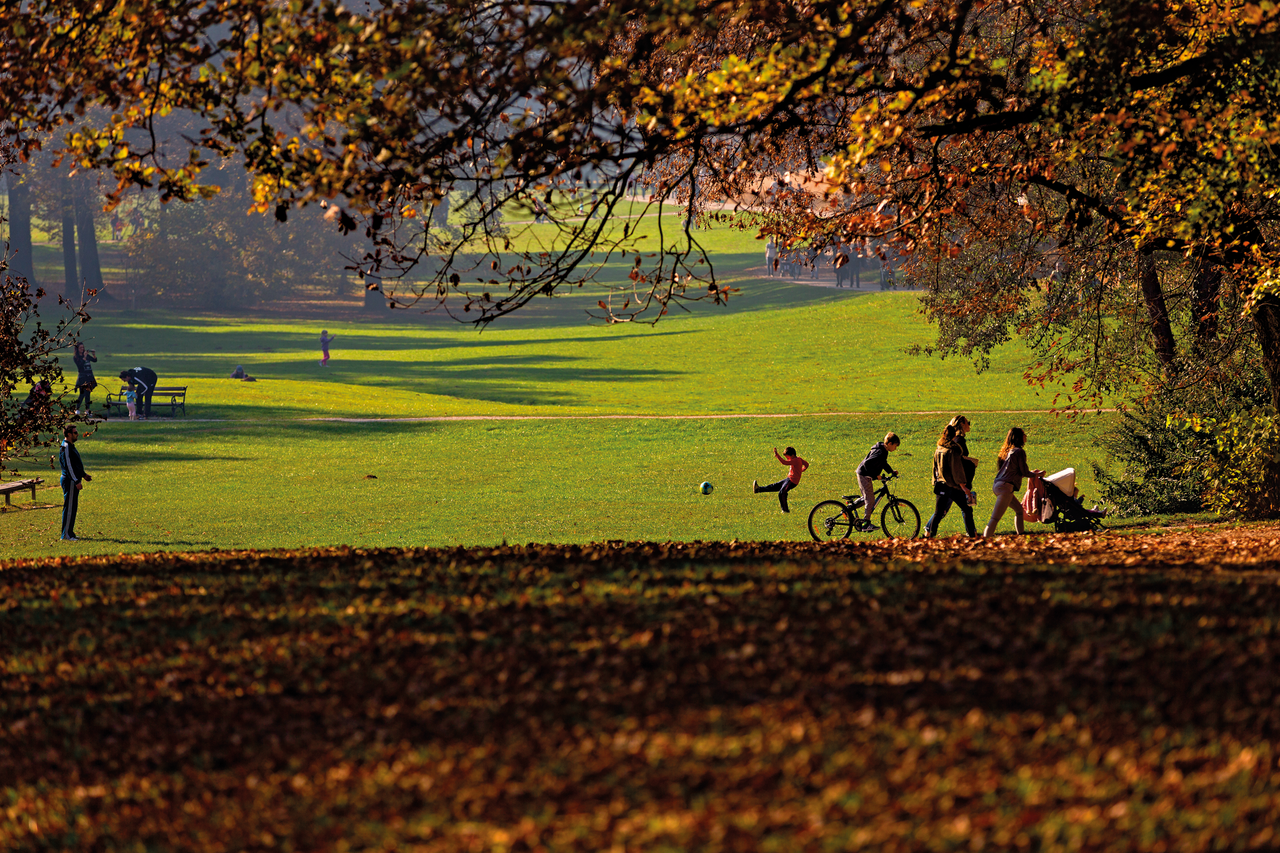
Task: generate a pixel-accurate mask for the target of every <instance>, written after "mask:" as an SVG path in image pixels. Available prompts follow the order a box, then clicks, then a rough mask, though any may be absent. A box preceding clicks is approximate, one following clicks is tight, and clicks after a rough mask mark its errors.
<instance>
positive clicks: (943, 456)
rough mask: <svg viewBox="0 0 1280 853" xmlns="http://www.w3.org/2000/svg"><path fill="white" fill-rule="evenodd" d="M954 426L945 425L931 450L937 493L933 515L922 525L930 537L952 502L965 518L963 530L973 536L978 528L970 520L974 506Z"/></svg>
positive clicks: (935, 490) (934, 487)
mask: <svg viewBox="0 0 1280 853" xmlns="http://www.w3.org/2000/svg"><path fill="white" fill-rule="evenodd" d="M956 432H957V430H956V428H955V427H954V426H952V425H951V424H947V426H946V429H944V430H943V431H942V435H940V436H938V445H937V447H935V448H934V449H933V493H934V494H935V495H936V496H937V499H936V501H935V503H934V508H933V515H932V516H931V517H930V518H929V520H928V521H927V522H925V525H924V535H925V536H926V537H928V538H933V537H934V536H936V535H937V533H938V525H939V524H941V523H942V519H943V518H945V517H946V515H947V512H948V511H949V510H950V509H951V505H952V504H953V503H954V504H956V505H957V506H959V507H960V515H961V516H963V517H964V529H965V532H966V533H968V534H969V535H970V536H976V535H977V533H978V529H977V527H976V526H975V525H974V523H973V507H972V506H971V505H970V504H969V499H970V495H971V494H972V492H971V491H970V490H969V486H968V484H967V483H965V481H964V466H963V465H961V464H960V460H961V453H960V446H959V445H958V444H956Z"/></svg>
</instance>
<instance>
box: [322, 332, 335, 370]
mask: <svg viewBox="0 0 1280 853" xmlns="http://www.w3.org/2000/svg"><path fill="white" fill-rule="evenodd" d="M337 337H338V336H337V335H330V334H329V330H328V329H321V330H320V352H322V353H324V358H322V359H320V366H321V367H324V366H325V365H326V364H328V363H329V343H330V342H331V341H334V340H336V339H337Z"/></svg>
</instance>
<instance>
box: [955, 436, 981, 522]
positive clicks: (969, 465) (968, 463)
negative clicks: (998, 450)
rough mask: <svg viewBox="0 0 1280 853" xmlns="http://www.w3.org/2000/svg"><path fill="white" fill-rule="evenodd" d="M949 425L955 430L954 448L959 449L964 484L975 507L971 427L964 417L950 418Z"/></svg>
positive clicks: (976, 499)
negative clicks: (970, 439) (970, 448)
mask: <svg viewBox="0 0 1280 853" xmlns="http://www.w3.org/2000/svg"><path fill="white" fill-rule="evenodd" d="M951 425H952V426H953V427H955V428H956V447H959V448H960V467H961V468H963V469H964V482H965V485H966V486H968V487H969V500H971V501H973V504H972V505H973V506H977V505H978V493H977V492H975V491H974V490H973V475H974V474H976V473H977V471H978V460H977V459H975V458H974V457H972V456H970V455H969V430H971V429H973V425H972V424H971V423H969V419H968V418H966V417H965V416H964V415H956V416H955V417H954V418H952V419H951Z"/></svg>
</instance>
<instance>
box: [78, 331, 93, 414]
mask: <svg viewBox="0 0 1280 853" xmlns="http://www.w3.org/2000/svg"><path fill="white" fill-rule="evenodd" d="M72 359H73V360H74V361H75V363H76V390H77V391H79V392H80V397H79V398H78V399H77V400H76V414H77V415H78V414H80V413H81V412H84V413H85V414H86V415H87V414H89V402H90V401H89V395H90V394H91V393H93V389H94V388H97V387H98V380H97V379H95V378H94V376H93V367H92V366H91V362H96V361H97V360H98V355H97V353H96V352H95V351H94V350H91V349H85V346H84V344H81V343H77V344H76V346H75V351H74V355H72Z"/></svg>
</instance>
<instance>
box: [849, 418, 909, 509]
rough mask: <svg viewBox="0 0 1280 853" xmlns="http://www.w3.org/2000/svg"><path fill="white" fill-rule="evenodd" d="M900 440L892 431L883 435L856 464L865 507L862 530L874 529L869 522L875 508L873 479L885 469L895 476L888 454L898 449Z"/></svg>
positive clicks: (896, 473) (881, 474)
mask: <svg viewBox="0 0 1280 853" xmlns="http://www.w3.org/2000/svg"><path fill="white" fill-rule="evenodd" d="M900 444H901V442H900V441H899V440H898V436H897V435H895V434H894V433H889V434H887V435H886V436H885V437H884V441H878V442H876V444H875V446H874V447H872V448H871V452H869V453H868V454H867V458H865V459H863V460H862V463H861V464H860V465H858V488H859V489H861V490H862V502H863V505H864V506H865V507H866V515H865V517H864V518H863V520H862V529H863V530H876V529H877V527H876V526H875V525H874V524H872V523H871V511H872V510H873V509H875V508H876V493H875V479H876V477H881V476H883V475H884V472H885V469H888V470H889V473H890V474H893V475H894V476H895V477H896V476H897V475H898V472H897V471H895V470H894V469H893V466H892V465H890V464H889V454H890V453H892V452H893V451H895V450H897V449H898V446H899V445H900Z"/></svg>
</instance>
